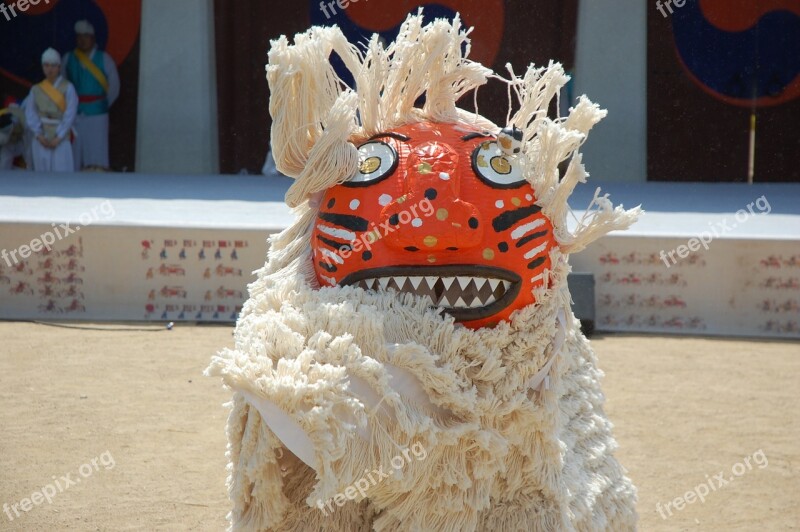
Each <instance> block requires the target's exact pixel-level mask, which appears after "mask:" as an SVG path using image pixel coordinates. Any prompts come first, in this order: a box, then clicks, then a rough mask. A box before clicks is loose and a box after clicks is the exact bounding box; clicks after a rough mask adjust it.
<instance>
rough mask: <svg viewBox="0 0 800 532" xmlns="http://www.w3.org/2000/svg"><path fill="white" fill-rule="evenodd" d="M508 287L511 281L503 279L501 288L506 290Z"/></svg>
mask: <svg viewBox="0 0 800 532" xmlns="http://www.w3.org/2000/svg"><path fill="white" fill-rule="evenodd" d="M509 288H511V281H503V290H505V291H506V292H508V289H509Z"/></svg>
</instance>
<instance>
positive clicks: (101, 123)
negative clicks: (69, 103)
mask: <svg viewBox="0 0 800 532" xmlns="http://www.w3.org/2000/svg"><path fill="white" fill-rule="evenodd" d="M90 65H91V66H90ZM63 74H64V75H65V76H66V77H67V78H68V79H69V80H70V81H71V82H72V83H73V84H74V85H75V89H76V91H77V93H78V98H79V101H80V105H79V106H78V117H77V119H76V120H75V129H76V131H77V138H76V141H75V143H74V145H73V153H74V159H75V169H76V170H77V171H79V170H81V169H83V168H86V167H99V168H108V167H109V157H108V128H109V121H108V112H109V109H110V108H111V106H112V105H114V102H115V101H116V100H117V98H118V97H119V91H120V81H119V74H118V72H117V66H116V64H115V63H114V60H113V59H112V58H111V56H110V55H108V53H106V52H104V51H102V50H99V49H97V47H95V48H94V49H92V51H91V52H89V53H88V54H83V52H81V51H80V50H77V49H76V50H75V51H73V52H70V53H68V54H66V56H65V57H64V70H63Z"/></svg>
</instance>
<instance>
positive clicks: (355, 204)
mask: <svg viewBox="0 0 800 532" xmlns="http://www.w3.org/2000/svg"><path fill="white" fill-rule="evenodd" d="M359 205H361V202H360V201H358V200H357V199H354V200H353V201H351V202H350V210H351V211H354V210H356V209H358V206H359Z"/></svg>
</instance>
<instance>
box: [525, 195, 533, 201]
mask: <svg viewBox="0 0 800 532" xmlns="http://www.w3.org/2000/svg"><path fill="white" fill-rule="evenodd" d="M525 199H526V200H528V201H533V196H531V195H530V194H525Z"/></svg>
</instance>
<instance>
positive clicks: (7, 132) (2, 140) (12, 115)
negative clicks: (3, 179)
mask: <svg viewBox="0 0 800 532" xmlns="http://www.w3.org/2000/svg"><path fill="white" fill-rule="evenodd" d="M24 140H25V111H24V110H23V109H22V107H21V106H20V105H19V104H18V103H16V102H15V101H14V100H13V99H12V98H8V99H7V100H6V101H5V102H4V104H3V107H2V108H0V170H11V169H12V168H14V165H15V162H17V161H21V160H22V157H23V155H24V154H25V142H24ZM20 164H23V163H20Z"/></svg>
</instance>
